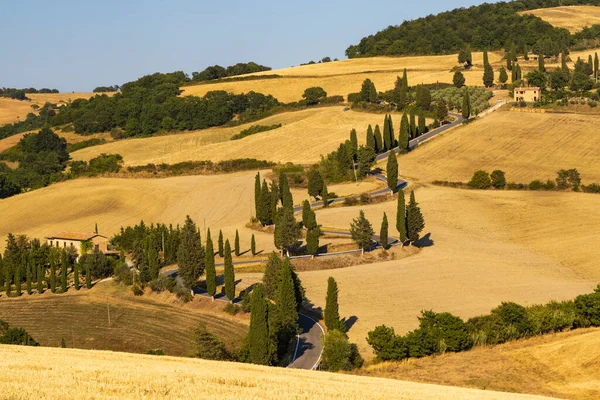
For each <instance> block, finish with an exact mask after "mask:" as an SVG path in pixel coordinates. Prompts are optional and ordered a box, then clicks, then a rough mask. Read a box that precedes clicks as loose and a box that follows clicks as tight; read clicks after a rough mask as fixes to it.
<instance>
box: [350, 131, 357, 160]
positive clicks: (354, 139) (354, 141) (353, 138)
mask: <svg viewBox="0 0 600 400" xmlns="http://www.w3.org/2000/svg"><path fill="white" fill-rule="evenodd" d="M350 143H352V150H353V151H354V155H356V152H357V151H358V138H357V137H356V129H354V128H352V130H351V131H350Z"/></svg>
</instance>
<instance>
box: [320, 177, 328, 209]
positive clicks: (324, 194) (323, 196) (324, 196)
mask: <svg viewBox="0 0 600 400" xmlns="http://www.w3.org/2000/svg"><path fill="white" fill-rule="evenodd" d="M321 201H322V202H323V208H327V207H329V192H328V191H327V185H326V184H325V182H323V191H322V192H321Z"/></svg>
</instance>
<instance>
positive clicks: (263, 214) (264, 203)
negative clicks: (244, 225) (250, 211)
mask: <svg viewBox="0 0 600 400" xmlns="http://www.w3.org/2000/svg"><path fill="white" fill-rule="evenodd" d="M280 190H281V186H280ZM271 212H272V211H271V193H270V192H269V186H268V185H267V181H266V180H264V179H263V183H262V188H261V190H260V202H259V209H258V220H259V221H260V223H261V224H262V225H263V226H266V225H270V224H271V223H272V222H273V221H272V216H271Z"/></svg>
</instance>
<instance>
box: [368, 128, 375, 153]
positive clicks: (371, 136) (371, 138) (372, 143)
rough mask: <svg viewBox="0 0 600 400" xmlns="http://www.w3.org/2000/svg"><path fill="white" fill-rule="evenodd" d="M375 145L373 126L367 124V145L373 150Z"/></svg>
mask: <svg viewBox="0 0 600 400" xmlns="http://www.w3.org/2000/svg"><path fill="white" fill-rule="evenodd" d="M375 146H376V144H375V135H374V134H373V128H372V127H371V124H369V126H368V127H367V147H370V148H372V149H373V150H375Z"/></svg>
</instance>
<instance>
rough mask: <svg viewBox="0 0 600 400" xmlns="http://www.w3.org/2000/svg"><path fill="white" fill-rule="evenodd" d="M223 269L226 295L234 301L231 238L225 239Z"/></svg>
mask: <svg viewBox="0 0 600 400" xmlns="http://www.w3.org/2000/svg"><path fill="white" fill-rule="evenodd" d="M223 269H224V271H223V273H224V275H225V296H227V298H228V299H229V301H230V302H231V303H233V300H234V299H235V272H234V270H233V262H232V260H231V245H230V244H229V240H226V241H225V262H224V267H223Z"/></svg>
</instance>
